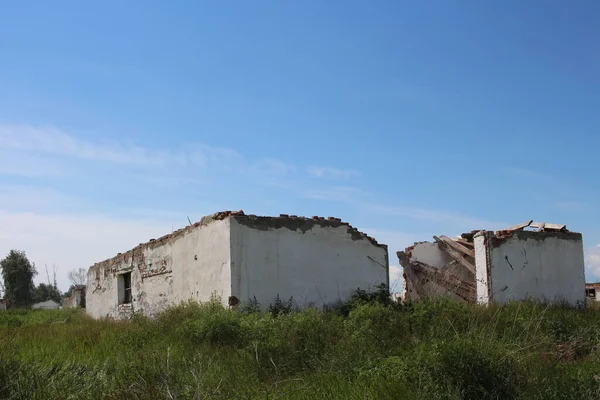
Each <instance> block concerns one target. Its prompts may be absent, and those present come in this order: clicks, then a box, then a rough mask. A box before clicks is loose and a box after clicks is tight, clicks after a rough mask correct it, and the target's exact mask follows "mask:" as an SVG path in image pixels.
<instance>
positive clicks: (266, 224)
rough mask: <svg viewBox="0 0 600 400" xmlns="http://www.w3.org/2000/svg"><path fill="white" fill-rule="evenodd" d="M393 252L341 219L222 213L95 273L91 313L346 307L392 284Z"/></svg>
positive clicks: (88, 302)
mask: <svg viewBox="0 0 600 400" xmlns="http://www.w3.org/2000/svg"><path fill="white" fill-rule="evenodd" d="M388 269H389V262H388V252H387V246H385V245H380V244H378V243H377V242H376V241H375V240H374V239H372V238H370V237H368V236H366V235H365V234H363V233H361V232H359V231H357V230H356V229H354V228H353V227H351V226H350V225H348V224H347V223H343V222H341V221H340V220H339V219H333V218H330V219H324V218H317V217H313V218H312V219H309V218H303V217H300V218H298V217H293V216H292V217H288V216H280V217H257V216H252V215H244V214H243V213H242V212H239V213H232V212H223V213H217V214H214V215H212V216H208V217H204V218H203V219H202V221H200V222H198V223H196V224H194V225H192V226H189V227H186V228H184V229H181V230H179V231H177V232H174V233H173V234H170V235H166V236H164V237H162V238H160V239H157V240H151V241H150V242H148V243H144V244H140V245H139V246H137V247H136V248H134V249H133V250H130V251H128V252H127V253H124V254H119V255H117V256H116V257H114V258H111V259H109V260H106V261H103V262H101V263H98V264H96V265H94V266H92V267H91V268H90V269H89V271H88V285H87V295H86V310H87V313H88V314H89V315H91V316H92V317H95V318H101V317H106V316H109V317H116V318H121V317H125V316H128V315H130V314H131V313H132V312H133V311H137V312H142V313H144V314H147V315H152V314H154V313H155V312H157V311H160V310H161V309H164V307H166V306H167V305H172V304H178V303H180V302H182V301H186V300H189V299H192V300H197V301H206V300H209V299H210V298H211V296H212V295H217V296H219V297H220V298H221V300H222V302H223V304H224V305H236V304H238V303H240V302H244V301H248V300H251V299H253V298H254V297H256V300H257V301H258V302H259V303H260V304H261V305H262V306H263V307H265V306H268V305H269V304H270V303H272V302H273V300H274V299H275V298H276V296H277V295H279V296H280V298H281V299H282V300H288V299H289V298H290V297H293V300H294V302H295V303H296V304H297V305H298V306H300V307H302V306H309V305H314V306H321V305H325V304H329V303H333V302H336V301H339V300H344V299H346V298H347V297H348V296H350V295H351V294H352V292H353V291H354V290H356V289H357V288H361V289H366V290H368V289H371V288H373V287H374V286H376V285H378V284H381V283H386V284H389V277H388Z"/></svg>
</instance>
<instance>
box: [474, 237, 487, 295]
mask: <svg viewBox="0 0 600 400" xmlns="http://www.w3.org/2000/svg"><path fill="white" fill-rule="evenodd" d="M486 235H488V233H487V232H481V233H478V234H477V235H475V237H474V238H473V244H474V246H475V286H476V290H477V303H479V304H488V303H489V301H490V294H489V288H488V257H487V247H486Z"/></svg>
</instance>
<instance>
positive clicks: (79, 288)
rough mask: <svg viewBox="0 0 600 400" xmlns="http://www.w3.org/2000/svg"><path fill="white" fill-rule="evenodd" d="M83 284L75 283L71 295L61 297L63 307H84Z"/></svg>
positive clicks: (84, 287)
mask: <svg viewBox="0 0 600 400" xmlns="http://www.w3.org/2000/svg"><path fill="white" fill-rule="evenodd" d="M85 289H86V286H85V285H76V286H75V287H74V288H73V291H72V292H71V297H65V298H64V299H63V307H64V308H85Z"/></svg>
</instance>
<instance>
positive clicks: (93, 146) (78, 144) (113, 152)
mask: <svg viewBox="0 0 600 400" xmlns="http://www.w3.org/2000/svg"><path fill="white" fill-rule="evenodd" d="M0 148H6V149H14V150H19V151H24V152H35V153H46V154H54V155H58V156H64V157H74V158H84V159H91V160H98V161H108V162H113V163H119V164H138V165H160V164H163V163H164V162H165V161H166V160H172V159H173V158H174V157H173V155H172V154H170V153H169V152H165V151H149V150H148V149H146V148H144V147H140V146H134V145H128V146H124V145H122V144H120V143H116V142H111V143H94V142H90V141H87V140H82V139H77V138H75V137H73V136H70V135H68V134H66V133H65V132H63V131H61V130H59V129H56V128H52V127H43V128H35V127H31V126H23V125H20V126H0Z"/></svg>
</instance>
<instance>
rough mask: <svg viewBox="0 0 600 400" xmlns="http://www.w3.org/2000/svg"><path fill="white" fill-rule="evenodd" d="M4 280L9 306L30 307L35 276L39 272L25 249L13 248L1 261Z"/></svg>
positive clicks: (0, 265)
mask: <svg viewBox="0 0 600 400" xmlns="http://www.w3.org/2000/svg"><path fill="white" fill-rule="evenodd" d="M0 269H2V278H3V280H4V291H5V292H4V297H5V299H6V303H7V305H8V306H9V307H28V306H29V305H31V303H32V302H33V295H34V291H35V287H34V286H33V277H34V276H35V275H36V274H37V271H36V269H35V264H33V263H31V262H30V261H29V259H27V256H26V255H25V252H24V251H19V250H11V251H10V253H9V254H8V255H7V256H6V257H5V258H4V259H3V260H1V261H0Z"/></svg>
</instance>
